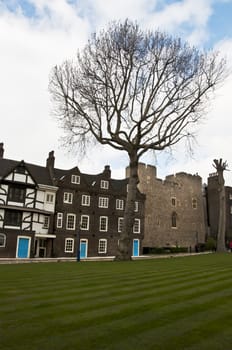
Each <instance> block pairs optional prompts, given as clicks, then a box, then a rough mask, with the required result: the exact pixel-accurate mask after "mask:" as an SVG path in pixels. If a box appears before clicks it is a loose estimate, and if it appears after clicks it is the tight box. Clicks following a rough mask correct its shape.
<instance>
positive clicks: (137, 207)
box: [135, 202, 139, 211]
mask: <svg viewBox="0 0 232 350" xmlns="http://www.w3.org/2000/svg"><path fill="white" fill-rule="evenodd" d="M135 211H139V202H135Z"/></svg>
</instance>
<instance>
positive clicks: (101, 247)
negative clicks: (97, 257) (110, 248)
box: [98, 238, 107, 254]
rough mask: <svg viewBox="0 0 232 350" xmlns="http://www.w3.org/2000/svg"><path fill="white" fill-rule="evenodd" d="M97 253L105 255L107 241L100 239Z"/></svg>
mask: <svg viewBox="0 0 232 350" xmlns="http://www.w3.org/2000/svg"><path fill="white" fill-rule="evenodd" d="M98 253H99V254H106V253H107V239H105V238H100V239H99V241H98Z"/></svg>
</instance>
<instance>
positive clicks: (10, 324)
mask: <svg viewBox="0 0 232 350" xmlns="http://www.w3.org/2000/svg"><path fill="white" fill-rule="evenodd" d="M0 283H1V288H0V296H1V298H0V349H1V350H8V349H17V350H27V349H28V350H29V349H30V350H35V349H36V350H61V349H63V350H71V349H77V350H80V349H81V350H82V349H83V350H88V349H100V350H103V349H107V350H111V349H114V350H116V349H117V350H127V349H131V350H136V349H139V350H147V349H155V350H158V349H162V350H169V349H170V350H175V349H178V350H179V349H195V350H200V349H205V350H209V349H210V350H213V349H215V350H220V349H221V350H227V349H228V350H231V349H232V254H224V255H223V254H210V255H202V256H201V255H199V256H192V257H182V258H167V259H154V260H144V261H133V262H121V263H117V262H81V263H76V262H75V263H71V262H70V263H41V264H20V265H0Z"/></svg>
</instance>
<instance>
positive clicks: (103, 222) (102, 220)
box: [99, 216, 108, 232]
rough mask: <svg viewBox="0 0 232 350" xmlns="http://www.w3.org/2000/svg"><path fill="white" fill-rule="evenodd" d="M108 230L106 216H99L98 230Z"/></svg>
mask: <svg viewBox="0 0 232 350" xmlns="http://www.w3.org/2000/svg"><path fill="white" fill-rule="evenodd" d="M107 230H108V217H107V216H100V222H99V231H104V232H106V231H107Z"/></svg>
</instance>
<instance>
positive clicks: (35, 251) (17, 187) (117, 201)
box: [0, 143, 145, 258]
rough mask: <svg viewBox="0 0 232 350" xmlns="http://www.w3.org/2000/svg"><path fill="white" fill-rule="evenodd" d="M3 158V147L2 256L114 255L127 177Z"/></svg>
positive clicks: (140, 200) (140, 227)
mask: <svg viewBox="0 0 232 350" xmlns="http://www.w3.org/2000/svg"><path fill="white" fill-rule="evenodd" d="M54 165H55V157H54V152H53V151H52V152H50V153H49V157H48V159H47V162H46V166H44V167H42V166H37V165H34V164H28V163H26V162H24V161H21V162H18V161H15V160H10V159H4V150H3V144H2V143H1V144H0V257H19V258H28V257H77V256H80V258H87V257H91V256H92V257H93V256H114V255H115V254H116V251H117V247H118V240H119V235H120V232H121V229H122V223H123V215H124V208H125V201H126V196H127V183H128V180H127V179H122V180H116V179H112V178H111V171H110V167H109V166H108V165H107V166H105V169H104V171H103V172H102V173H100V174H97V175H89V174H84V173H81V172H80V170H79V169H78V167H74V168H72V169H69V170H63V169H57V168H55V166H54ZM144 202H145V196H144V195H143V194H141V193H140V192H139V191H137V198H136V205H135V222H134V227H133V236H132V237H131V247H130V248H131V255H134V256H138V255H140V254H141V249H142V244H141V242H142V239H143V236H144Z"/></svg>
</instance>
